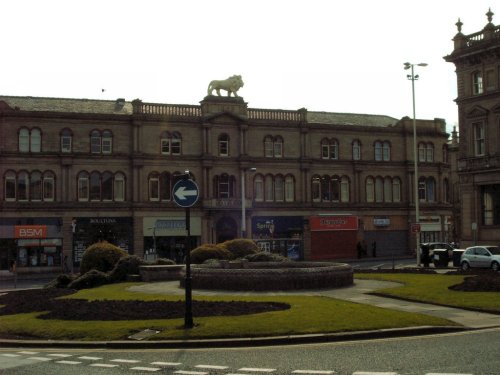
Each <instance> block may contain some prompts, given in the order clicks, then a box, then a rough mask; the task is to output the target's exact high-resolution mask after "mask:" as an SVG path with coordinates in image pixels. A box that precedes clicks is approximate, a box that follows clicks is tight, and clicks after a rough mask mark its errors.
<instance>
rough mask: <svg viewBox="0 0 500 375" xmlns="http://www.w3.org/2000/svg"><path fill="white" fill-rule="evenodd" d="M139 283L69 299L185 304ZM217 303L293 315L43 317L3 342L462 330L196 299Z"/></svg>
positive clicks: (302, 299)
mask: <svg viewBox="0 0 500 375" xmlns="http://www.w3.org/2000/svg"><path fill="white" fill-rule="evenodd" d="M136 284H138V283H121V284H111V285H105V286H102V287H99V288H95V289H85V290H81V291H79V292H78V293H76V294H74V295H71V296H69V297H64V298H84V299H89V300H95V299H114V300H123V299H145V300H179V299H182V297H179V296H165V295H151V294H142V293H137V292H130V291H128V290H127V288H128V287H129V286H131V285H136ZM196 299H199V300H212V301H221V300H228V301H236V300H239V301H276V302H283V303H288V304H290V305H291V308H290V309H289V310H285V311H277V312H268V313H260V314H254V315H243V316H226V317H205V318H197V317H196V316H194V317H193V318H194V323H195V327H194V328H193V329H190V330H185V329H184V328H183V325H184V319H160V320H136V321H111V322H109V321H97V322H96V321H92V322H80V321H63V320H40V319H37V315H39V314H40V313H29V314H17V315H10V316H0V337H1V336H5V335H7V334H8V335H14V334H18V335H22V336H28V337H33V338H45V339H53V340H120V339H126V338H127V337H128V336H129V335H131V334H134V333H136V332H138V331H141V330H143V329H147V328H149V329H156V330H159V331H161V333H160V334H158V335H156V336H154V339H155V340H162V339H163V340H167V339H188V338H191V339H192V338H220V337H257V336H276V335H297V334H310V333H326V332H343V331H361V330H374V329H385V328H401V327H410V326H445V325H448V326H451V325H456V324H455V323H453V322H450V321H447V320H445V319H441V318H437V317H432V316H428V315H423V314H414V313H407V312H401V311H394V310H388V309H382V308H378V307H373V306H367V305H362V304H356V303H352V302H347V301H341V300H336V299H332V298H328V297H317V296H262V297H256V296H245V297H243V296H236V295H235V296H218V297H203V298H201V297H196Z"/></svg>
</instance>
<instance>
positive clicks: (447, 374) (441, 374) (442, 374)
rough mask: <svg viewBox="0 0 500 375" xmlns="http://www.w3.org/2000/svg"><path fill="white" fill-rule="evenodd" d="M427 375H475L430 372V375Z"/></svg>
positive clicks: (428, 374)
mask: <svg viewBox="0 0 500 375" xmlns="http://www.w3.org/2000/svg"><path fill="white" fill-rule="evenodd" d="M425 375H473V374H456V373H453V374H451V373H446V374H444V373H438V372H429V373H427V374H425Z"/></svg>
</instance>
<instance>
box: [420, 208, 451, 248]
mask: <svg viewBox="0 0 500 375" xmlns="http://www.w3.org/2000/svg"><path fill="white" fill-rule="evenodd" d="M445 234H446V233H445V232H444V231H443V227H442V225H441V216H439V215H421V216H420V243H424V242H442V241H445V240H446V239H447V238H446V237H447V236H446V235H445Z"/></svg>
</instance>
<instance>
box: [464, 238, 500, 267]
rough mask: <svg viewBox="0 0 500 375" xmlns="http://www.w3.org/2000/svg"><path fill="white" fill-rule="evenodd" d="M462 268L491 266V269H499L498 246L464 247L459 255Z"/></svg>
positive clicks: (499, 252) (499, 248)
mask: <svg viewBox="0 0 500 375" xmlns="http://www.w3.org/2000/svg"><path fill="white" fill-rule="evenodd" d="M460 266H461V267H462V270H464V271H467V270H468V269H469V268H491V269H492V270H493V271H495V272H498V271H499V270H500V247H499V246H488V245H486V246H472V247H468V248H467V249H465V251H464V253H463V254H462V256H461V257H460Z"/></svg>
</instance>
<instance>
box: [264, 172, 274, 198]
mask: <svg viewBox="0 0 500 375" xmlns="http://www.w3.org/2000/svg"><path fill="white" fill-rule="evenodd" d="M273 182H274V181H273V176H271V175H267V176H266V177H265V179H264V189H265V191H264V194H265V201H266V202H273V201H274V184H273Z"/></svg>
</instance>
